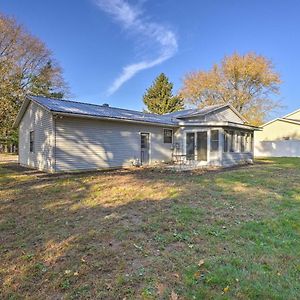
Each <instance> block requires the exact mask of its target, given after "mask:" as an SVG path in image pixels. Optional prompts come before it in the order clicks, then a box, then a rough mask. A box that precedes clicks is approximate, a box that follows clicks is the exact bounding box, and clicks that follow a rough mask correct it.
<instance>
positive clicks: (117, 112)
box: [29, 96, 178, 125]
mask: <svg viewBox="0 0 300 300" xmlns="http://www.w3.org/2000/svg"><path fill="white" fill-rule="evenodd" d="M29 98H30V99H32V100H33V101H35V102H37V103H39V104H40V105H42V106H43V107H44V108H46V109H48V110H50V111H51V112H54V113H55V112H56V113H65V114H72V115H86V116H93V117H99V118H114V119H123V120H133V121H140V122H149V123H159V124H167V125H176V124H177V123H178V122H177V121H176V119H173V118H172V116H167V115H157V114H150V113H143V112H140V111H134V110H128V109H122V108H116V107H110V106H103V105H96V104H90V103H83V102H76V101H69V100H60V99H53V98H46V97H41V96H29Z"/></svg>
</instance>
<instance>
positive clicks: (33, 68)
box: [0, 14, 68, 147]
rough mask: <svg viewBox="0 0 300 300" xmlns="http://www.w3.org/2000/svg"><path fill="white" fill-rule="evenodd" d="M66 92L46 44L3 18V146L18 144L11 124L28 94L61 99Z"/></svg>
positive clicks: (0, 51) (0, 132) (0, 48)
mask: <svg viewBox="0 0 300 300" xmlns="http://www.w3.org/2000/svg"><path fill="white" fill-rule="evenodd" d="M67 91H68V88H67V86H66V84H65V82H64V80H63V78H62V71H61V69H60V67H59V66H58V64H57V63H56V62H55V61H54V60H53V58H52V54H51V52H50V50H48V49H47V48H46V46H45V45H44V43H43V42H42V41H40V40H39V39H38V38H36V37H34V36H32V35H31V34H30V33H28V32H27V31H26V30H25V28H24V27H23V26H22V25H19V24H18V23H17V22H16V21H15V20H14V19H13V18H10V17H7V16H4V15H2V14H0V144H5V145H6V147H7V144H11V143H15V142H16V141H15V138H16V134H15V131H14V130H13V129H12V124H13V121H14V119H15V117H16V115H17V112H18V109H19V107H20V105H21V103H22V101H23V100H24V98H25V96H26V94H28V93H32V94H39V95H45V96H55V97H58V98H61V97H62V96H63V95H64V94H65V93H66V92H67Z"/></svg>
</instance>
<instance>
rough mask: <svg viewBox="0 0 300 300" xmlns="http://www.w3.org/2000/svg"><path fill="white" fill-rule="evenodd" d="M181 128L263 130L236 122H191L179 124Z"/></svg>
mask: <svg viewBox="0 0 300 300" xmlns="http://www.w3.org/2000/svg"><path fill="white" fill-rule="evenodd" d="M179 125H180V126H185V127H192V126H200V127H234V128H242V129H249V130H261V129H260V128H259V127H257V126H253V125H248V124H239V123H234V122H228V121H221V122H214V121H210V122H197V123H190V122H182V121H181V122H179Z"/></svg>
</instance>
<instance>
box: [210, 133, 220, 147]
mask: <svg viewBox="0 0 300 300" xmlns="http://www.w3.org/2000/svg"><path fill="white" fill-rule="evenodd" d="M218 150H219V130H212V131H211V132H210V151H218Z"/></svg>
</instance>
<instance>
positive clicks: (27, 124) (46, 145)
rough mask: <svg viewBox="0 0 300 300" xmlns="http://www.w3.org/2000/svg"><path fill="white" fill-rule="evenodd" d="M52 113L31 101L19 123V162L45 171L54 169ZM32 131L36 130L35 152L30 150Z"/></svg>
mask: <svg viewBox="0 0 300 300" xmlns="http://www.w3.org/2000/svg"><path fill="white" fill-rule="evenodd" d="M53 129H54V128H53V119H52V115H51V114H50V113H49V112H47V111H46V110H44V109H43V108H41V107H40V106H39V105H37V104H35V103H33V102H30V104H29V105H28V108H27V110H26V112H25V114H24V116H23V118H22V120H21V122H20V125H19V163H20V164H21V165H23V166H28V167H31V168H36V169H39V170H44V171H50V172H51V171H53V145H54V130H53ZM30 131H34V152H30V151H29V150H30V139H29V135H30Z"/></svg>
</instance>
